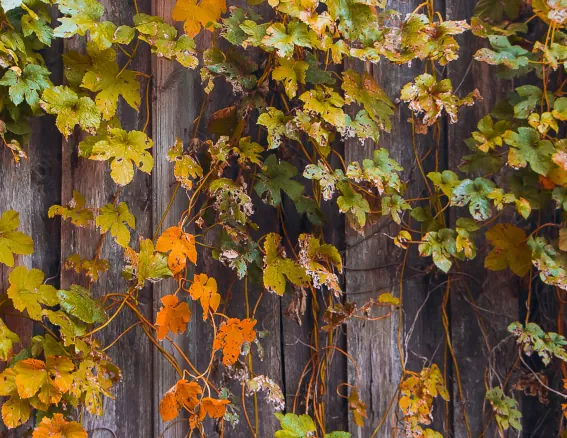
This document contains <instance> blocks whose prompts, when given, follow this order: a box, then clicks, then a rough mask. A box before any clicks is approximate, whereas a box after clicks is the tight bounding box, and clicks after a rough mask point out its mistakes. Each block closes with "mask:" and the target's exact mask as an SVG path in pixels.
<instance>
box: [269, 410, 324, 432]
mask: <svg viewBox="0 0 567 438" xmlns="http://www.w3.org/2000/svg"><path fill="white" fill-rule="evenodd" d="M275 416H276V418H277V419H278V420H279V421H280V426H281V430H279V431H277V432H276V434H275V435H274V437H275V438H307V437H310V436H313V434H314V433H315V432H316V431H317V429H316V427H315V423H314V422H313V420H312V419H311V417H310V416H309V415H296V414H292V413H289V414H285V415H283V414H280V413H279V412H277V413H276V414H275Z"/></svg>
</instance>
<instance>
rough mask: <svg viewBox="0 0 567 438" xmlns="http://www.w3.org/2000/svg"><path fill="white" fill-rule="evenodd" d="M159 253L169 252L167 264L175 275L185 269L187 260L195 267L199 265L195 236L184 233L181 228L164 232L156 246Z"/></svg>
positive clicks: (172, 228) (173, 228)
mask: <svg viewBox="0 0 567 438" xmlns="http://www.w3.org/2000/svg"><path fill="white" fill-rule="evenodd" d="M156 250H157V251H159V252H168V251H171V252H170V253H169V256H168V258H167V264H168V266H169V269H171V272H172V273H173V275H177V274H179V273H180V272H181V271H183V270H184V269H185V266H186V265H187V259H189V260H190V261H191V263H193V264H194V265H195V264H197V249H196V248H195V236H193V235H192V234H189V233H185V232H183V230H182V229H181V227H170V228H168V229H167V230H165V231H164V232H163V234H162V235H161V236H160V237H159V239H158V240H157V244H156Z"/></svg>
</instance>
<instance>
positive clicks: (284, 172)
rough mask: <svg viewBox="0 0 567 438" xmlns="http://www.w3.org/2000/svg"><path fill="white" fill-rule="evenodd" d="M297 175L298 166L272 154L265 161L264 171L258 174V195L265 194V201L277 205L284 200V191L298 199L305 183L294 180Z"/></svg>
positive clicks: (256, 187)
mask: <svg viewBox="0 0 567 438" xmlns="http://www.w3.org/2000/svg"><path fill="white" fill-rule="evenodd" d="M296 175H297V168H296V167H295V166H294V165H292V164H290V163H288V162H287V161H280V162H278V159H277V157H276V156H275V155H270V156H268V158H266V160H265V161H264V166H263V167H262V173H261V174H259V175H257V177H258V180H259V181H258V182H257V183H256V185H255V186H254V189H255V190H256V193H258V196H264V197H265V202H266V203H268V204H270V205H273V206H277V205H280V204H281V202H282V195H281V192H282V190H283V192H284V193H285V194H286V195H287V196H289V197H290V198H291V199H292V200H293V199H298V198H299V197H300V196H301V194H302V193H303V185H301V184H300V183H299V182H297V181H294V180H292V179H291V178H293V177H294V176H296Z"/></svg>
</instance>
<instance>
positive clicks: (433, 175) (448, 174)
mask: <svg viewBox="0 0 567 438" xmlns="http://www.w3.org/2000/svg"><path fill="white" fill-rule="evenodd" d="M427 178H429V179H430V180H431V181H432V182H433V184H435V187H437V188H438V189H441V191H442V192H443V194H444V195H445V196H447V197H448V198H451V196H453V189H454V188H455V187H457V186H458V185H459V183H460V182H461V181H460V180H459V177H458V176H457V174H456V173H455V172H453V171H451V170H444V171H443V172H442V173H440V172H429V173H428V174H427Z"/></svg>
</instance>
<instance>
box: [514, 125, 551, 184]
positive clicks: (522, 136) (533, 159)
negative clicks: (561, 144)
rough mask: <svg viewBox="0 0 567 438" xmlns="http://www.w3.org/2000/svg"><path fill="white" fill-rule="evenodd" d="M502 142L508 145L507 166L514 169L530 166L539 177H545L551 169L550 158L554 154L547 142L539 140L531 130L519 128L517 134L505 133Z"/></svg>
mask: <svg viewBox="0 0 567 438" xmlns="http://www.w3.org/2000/svg"><path fill="white" fill-rule="evenodd" d="M503 137H504V141H505V142H506V144H508V145H510V146H511V148H510V150H509V151H508V164H509V165H510V166H512V167H513V168H515V169H519V168H522V167H526V165H527V164H529V165H530V167H531V168H532V170H533V171H534V172H536V173H538V174H540V175H547V173H548V172H549V170H550V169H551V165H552V161H551V156H552V155H553V153H554V152H555V148H554V147H553V144H552V143H551V142H550V141H549V140H541V139H540V137H539V134H538V133H537V131H536V130H535V129H533V128H527V127H520V128H518V132H517V133H516V132H514V131H507V132H506V133H505V134H504V136H503Z"/></svg>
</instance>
